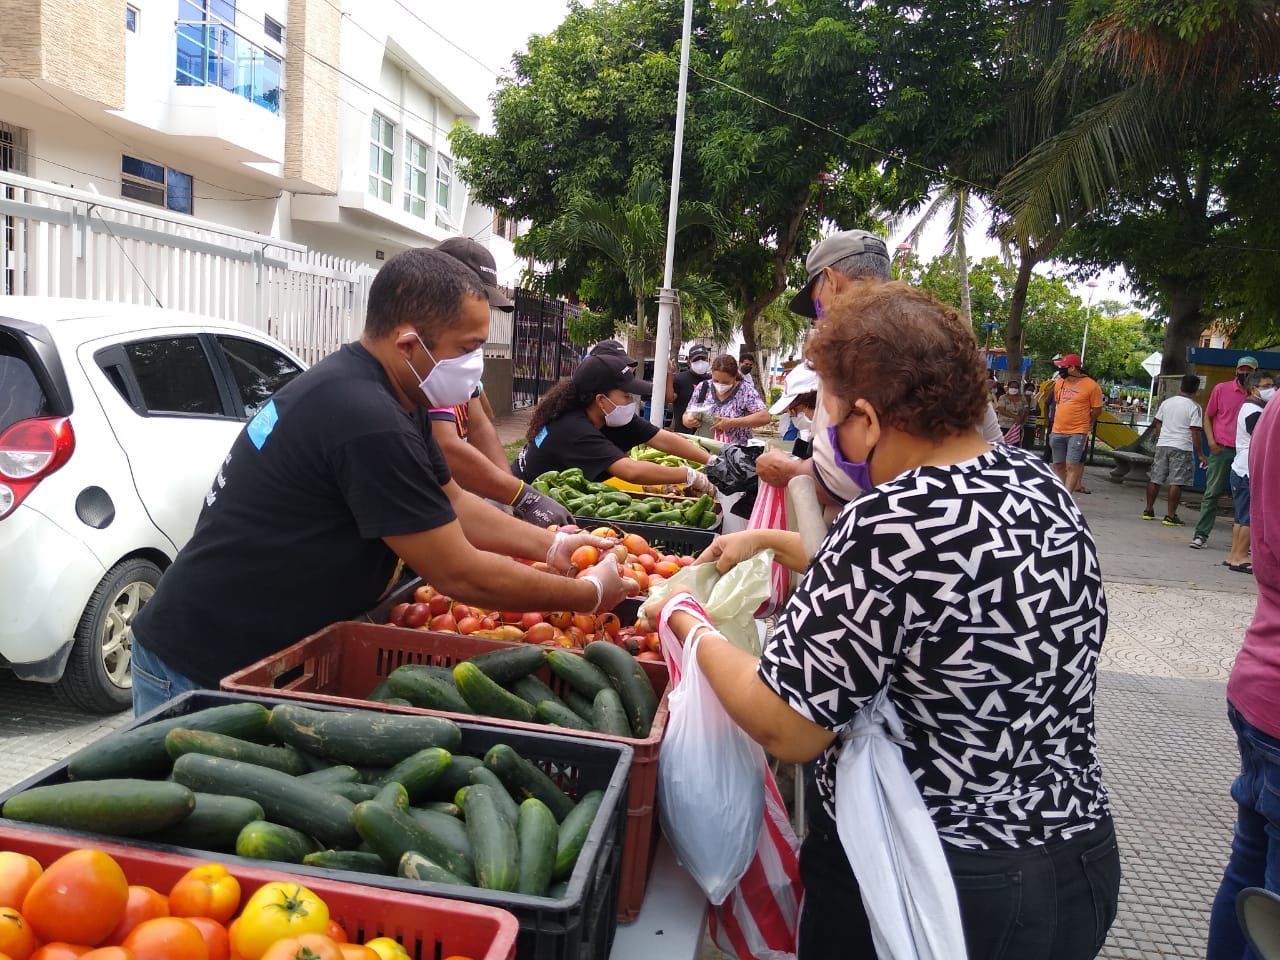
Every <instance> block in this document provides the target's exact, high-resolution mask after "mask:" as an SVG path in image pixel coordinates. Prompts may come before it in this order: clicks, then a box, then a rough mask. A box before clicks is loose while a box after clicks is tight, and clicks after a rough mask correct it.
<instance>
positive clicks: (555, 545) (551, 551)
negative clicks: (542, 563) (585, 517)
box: [521, 481, 569, 570]
mask: <svg viewBox="0 0 1280 960" xmlns="http://www.w3.org/2000/svg"><path fill="white" fill-rule="evenodd" d="M521 482H523V481H521ZM567 536H569V534H567V533H564V532H562V531H556V535H555V537H554V538H553V539H552V541H551V546H550V547H548V548H547V566H548V567H550V568H551V569H552V570H555V569H557V568H556V565H555V563H553V562H552V559H551V558H552V557H554V556H555V555H556V550H557V549H559V547H560V544H561V543H562V542H564V539H565V538H566V537H567Z"/></svg>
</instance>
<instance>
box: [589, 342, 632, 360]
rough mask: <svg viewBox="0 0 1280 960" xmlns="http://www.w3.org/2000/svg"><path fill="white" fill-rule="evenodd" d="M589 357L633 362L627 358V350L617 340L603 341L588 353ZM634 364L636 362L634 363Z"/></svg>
mask: <svg viewBox="0 0 1280 960" xmlns="http://www.w3.org/2000/svg"><path fill="white" fill-rule="evenodd" d="M587 356H589V357H622V358H623V359H625V360H631V358H630V357H628V356H627V348H626V347H624V346H623V345H622V344H621V343H619V342H618V341H617V340H601V341H600V342H599V343H597V344H596V345H595V346H594V347H592V348H591V349H590V350H588V351H587ZM632 362H633V363H634V361H632Z"/></svg>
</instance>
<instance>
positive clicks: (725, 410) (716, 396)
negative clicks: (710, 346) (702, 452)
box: [684, 354, 770, 443]
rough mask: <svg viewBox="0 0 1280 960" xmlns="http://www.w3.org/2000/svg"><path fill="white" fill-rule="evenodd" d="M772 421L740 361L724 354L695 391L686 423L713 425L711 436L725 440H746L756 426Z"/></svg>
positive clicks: (695, 427) (731, 441) (752, 435)
mask: <svg viewBox="0 0 1280 960" xmlns="http://www.w3.org/2000/svg"><path fill="white" fill-rule="evenodd" d="M769 420H770V417H769V411H768V410H767V409H766V408H765V403H764V401H763V400H761V399H760V394H758V393H756V388H755V385H754V384H752V382H751V381H750V380H749V379H747V378H745V377H743V376H742V374H741V373H740V372H739V371H738V361H737V360H735V359H733V357H731V356H729V355H728V354H725V355H724V356H721V357H716V359H715V362H714V363H713V364H711V379H710V380H709V381H708V382H706V383H704V384H702V385H701V386H699V387H698V389H697V390H695V391H694V395H693V400H692V401H691V402H690V404H689V411H688V412H686V413H685V415H684V425H685V426H686V427H689V428H690V429H697V428H698V427H700V426H703V425H704V424H710V426H711V431H712V436H713V437H714V438H715V439H717V440H721V441H723V442H725V443H746V442H747V441H749V440H750V439H751V438H752V437H754V436H755V433H754V431H753V430H752V428H753V427H763V426H764V425H765V424H767V423H768V422H769Z"/></svg>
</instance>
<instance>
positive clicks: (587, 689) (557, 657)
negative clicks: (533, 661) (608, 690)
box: [547, 650, 612, 700]
mask: <svg viewBox="0 0 1280 960" xmlns="http://www.w3.org/2000/svg"><path fill="white" fill-rule="evenodd" d="M547 663H548V665H550V667H551V672H552V673H554V674H555V675H556V676H557V677H559V678H560V679H561V680H564V681H565V682H566V683H568V684H569V686H571V687H573V689H574V690H576V691H578V693H580V694H582V695H583V696H584V697H586V698H587V699H589V700H594V699H595V696H596V694H597V693H599V692H600V691H601V690H603V689H604V688H605V687H609V686H612V684H611V683H610V682H609V678H608V676H606V675H605V672H604V671H603V670H601V669H600V668H599V667H597V666H596V665H595V664H593V663H588V662H587V661H586V660H585V659H584V658H583V657H581V656H579V655H578V654H576V653H569V651H567V650H551V651H549V652H548V653H547Z"/></svg>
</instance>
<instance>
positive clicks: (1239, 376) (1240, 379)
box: [1236, 373, 1249, 387]
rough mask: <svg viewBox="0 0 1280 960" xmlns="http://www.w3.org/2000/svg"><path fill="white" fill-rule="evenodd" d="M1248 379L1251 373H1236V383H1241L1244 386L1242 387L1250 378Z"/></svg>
mask: <svg viewBox="0 0 1280 960" xmlns="http://www.w3.org/2000/svg"><path fill="white" fill-rule="evenodd" d="M1248 379H1249V374H1247V373H1237V374H1236V383H1238V384H1240V386H1242V387H1243V386H1244V382H1245V381H1246V380H1248Z"/></svg>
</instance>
